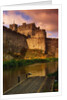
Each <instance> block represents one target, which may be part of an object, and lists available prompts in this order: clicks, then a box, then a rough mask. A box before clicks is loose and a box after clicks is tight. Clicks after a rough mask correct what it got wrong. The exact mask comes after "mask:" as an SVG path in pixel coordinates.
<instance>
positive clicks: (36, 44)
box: [3, 23, 58, 55]
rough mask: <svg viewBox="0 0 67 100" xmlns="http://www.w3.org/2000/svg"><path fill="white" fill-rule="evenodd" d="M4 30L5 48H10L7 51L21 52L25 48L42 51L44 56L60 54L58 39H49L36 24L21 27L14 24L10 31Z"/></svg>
mask: <svg viewBox="0 0 67 100" xmlns="http://www.w3.org/2000/svg"><path fill="white" fill-rule="evenodd" d="M3 30H4V31H3V32H4V33H5V34H4V47H5V46H6V47H7V48H9V50H7V51H12V52H20V51H22V49H23V48H25V49H33V50H41V51H42V52H43V53H44V54H46V53H47V54H49V53H52V54H53V55H57V53H58V51H57V50H58V39H52V38H47V37H46V31H45V30H43V29H40V27H36V25H35V23H30V24H26V23H23V24H22V25H20V26H18V25H17V24H15V23H14V24H10V25H9V29H8V28H6V27H4V28H3ZM6 39H7V41H8V42H7V41H6ZM6 42H7V43H6Z"/></svg>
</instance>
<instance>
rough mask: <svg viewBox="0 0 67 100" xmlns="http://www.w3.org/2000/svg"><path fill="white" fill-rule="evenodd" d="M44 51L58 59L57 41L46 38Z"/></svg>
mask: <svg viewBox="0 0 67 100" xmlns="http://www.w3.org/2000/svg"><path fill="white" fill-rule="evenodd" d="M46 51H47V53H48V54H53V55H54V56H55V57H58V39H55V38H54V39H52V38H46Z"/></svg>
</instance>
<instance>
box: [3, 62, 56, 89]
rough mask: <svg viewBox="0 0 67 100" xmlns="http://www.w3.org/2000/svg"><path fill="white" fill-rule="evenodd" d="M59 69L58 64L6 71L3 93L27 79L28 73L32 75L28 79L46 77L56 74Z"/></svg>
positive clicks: (40, 64) (35, 65)
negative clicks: (19, 81)
mask: <svg viewBox="0 0 67 100" xmlns="http://www.w3.org/2000/svg"><path fill="white" fill-rule="evenodd" d="M57 69H58V62H49V63H37V64H33V65H29V66H24V67H20V68H18V69H14V70H9V71H4V73H3V91H6V90H8V89H9V88H11V87H13V86H14V85H15V84H17V82H18V76H20V80H24V79H25V78H26V74H27V73H31V75H29V76H28V77H34V76H46V75H47V74H49V73H54V72H56V71H57Z"/></svg>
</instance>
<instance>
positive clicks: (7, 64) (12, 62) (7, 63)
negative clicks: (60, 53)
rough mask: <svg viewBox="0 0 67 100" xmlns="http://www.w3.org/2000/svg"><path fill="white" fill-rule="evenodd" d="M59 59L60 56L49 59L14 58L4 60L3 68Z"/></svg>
mask: <svg viewBox="0 0 67 100" xmlns="http://www.w3.org/2000/svg"><path fill="white" fill-rule="evenodd" d="M55 61H58V58H47V59H31V60H25V59H22V60H15V59H12V60H10V61H3V69H4V70H7V69H12V68H15V67H21V66H27V65H30V64H34V63H47V62H55Z"/></svg>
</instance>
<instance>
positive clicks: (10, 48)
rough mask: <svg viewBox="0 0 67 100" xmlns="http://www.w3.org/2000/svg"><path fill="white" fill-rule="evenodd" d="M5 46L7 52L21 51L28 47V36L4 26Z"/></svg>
mask: <svg viewBox="0 0 67 100" xmlns="http://www.w3.org/2000/svg"><path fill="white" fill-rule="evenodd" d="M3 48H4V52H6V53H20V52H21V51H22V49H23V48H25V49H27V48H28V45H27V41H26V36H24V35H21V34H19V33H17V32H15V31H12V30H10V29H7V28H6V27H3Z"/></svg>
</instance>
